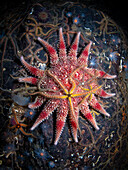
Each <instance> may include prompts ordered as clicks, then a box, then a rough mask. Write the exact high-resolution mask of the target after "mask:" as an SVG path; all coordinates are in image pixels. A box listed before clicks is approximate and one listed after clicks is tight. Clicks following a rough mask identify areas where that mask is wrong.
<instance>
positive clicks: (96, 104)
mask: <svg viewBox="0 0 128 170" xmlns="http://www.w3.org/2000/svg"><path fill="white" fill-rule="evenodd" d="M89 105H90V106H92V108H94V109H95V110H97V111H99V112H101V113H102V114H103V115H105V116H110V115H109V114H108V113H107V112H106V110H105V109H104V108H103V107H102V106H101V105H100V104H99V102H98V101H97V99H96V97H95V96H94V94H92V97H91V100H90V101H89Z"/></svg>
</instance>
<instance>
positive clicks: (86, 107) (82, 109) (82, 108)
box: [80, 100, 99, 130]
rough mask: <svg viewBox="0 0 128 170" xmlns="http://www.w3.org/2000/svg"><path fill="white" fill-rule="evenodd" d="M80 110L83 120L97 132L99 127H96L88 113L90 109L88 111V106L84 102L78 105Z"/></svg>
mask: <svg viewBox="0 0 128 170" xmlns="http://www.w3.org/2000/svg"><path fill="white" fill-rule="evenodd" d="M80 110H81V112H82V114H83V115H84V116H85V118H86V119H87V120H88V121H89V122H90V123H91V124H92V125H93V126H94V128H95V129H97V130H99V127H98V126H97V123H96V121H95V119H94V118H93V116H92V114H91V112H90V109H89V106H88V103H87V101H86V100H84V102H83V103H82V104H81V105H80Z"/></svg>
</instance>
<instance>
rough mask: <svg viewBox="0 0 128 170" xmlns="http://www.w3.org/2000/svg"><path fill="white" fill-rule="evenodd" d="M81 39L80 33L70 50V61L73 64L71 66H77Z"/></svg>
mask: <svg viewBox="0 0 128 170" xmlns="http://www.w3.org/2000/svg"><path fill="white" fill-rule="evenodd" d="M79 38H80V32H79V33H78V34H77V36H76V38H75V40H74V42H73V44H72V46H71V48H70V50H69V53H68V59H69V61H70V63H71V65H76V64H77V57H76V56H77V50H78V44H79Z"/></svg>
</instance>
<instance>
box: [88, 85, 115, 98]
mask: <svg viewBox="0 0 128 170" xmlns="http://www.w3.org/2000/svg"><path fill="white" fill-rule="evenodd" d="M91 87H92V89H96V88H97V87H98V85H97V84H96V83H91ZM95 94H96V95H98V96H100V97H103V98H109V97H113V96H114V95H115V93H107V92H105V91H104V90H103V89H102V88H99V89H98V90H96V92H95Z"/></svg>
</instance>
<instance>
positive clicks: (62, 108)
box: [54, 100, 68, 145]
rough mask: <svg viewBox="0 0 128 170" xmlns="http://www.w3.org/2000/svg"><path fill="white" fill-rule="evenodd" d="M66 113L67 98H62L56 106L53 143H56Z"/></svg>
mask: <svg viewBox="0 0 128 170" xmlns="http://www.w3.org/2000/svg"><path fill="white" fill-rule="evenodd" d="M67 115H68V103H67V100H62V102H61V105H60V107H58V108H57V120H56V136H55V141H54V144H55V145H57V143H58V140H59V138H60V135H61V133H62V131H63V128H64V125H65V121H66V117H67Z"/></svg>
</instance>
